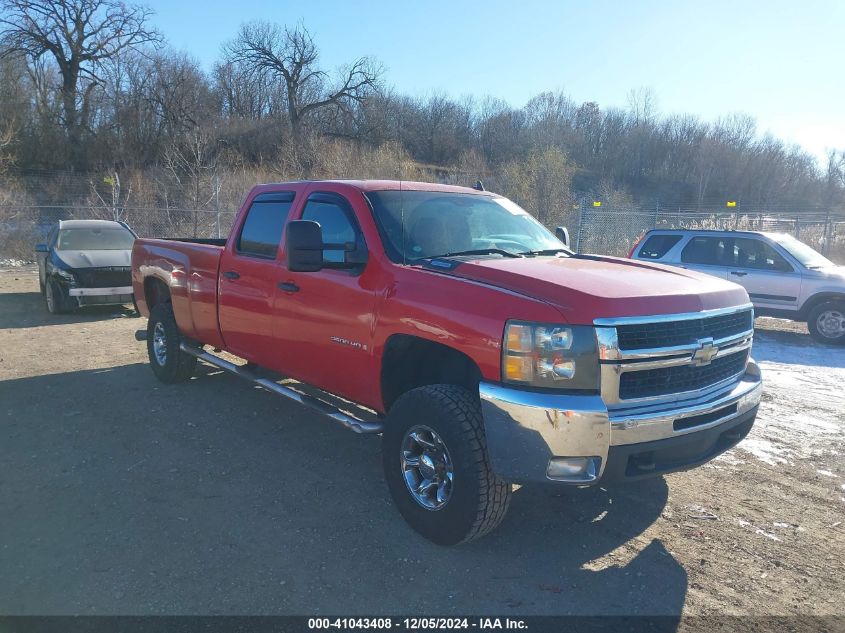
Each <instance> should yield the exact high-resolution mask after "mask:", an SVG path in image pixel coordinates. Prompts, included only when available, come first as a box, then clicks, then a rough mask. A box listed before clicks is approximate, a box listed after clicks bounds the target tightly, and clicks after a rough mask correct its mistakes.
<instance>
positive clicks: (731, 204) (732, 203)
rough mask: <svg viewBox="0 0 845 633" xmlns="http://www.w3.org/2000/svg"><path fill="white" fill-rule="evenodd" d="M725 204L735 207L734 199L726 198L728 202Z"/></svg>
mask: <svg viewBox="0 0 845 633" xmlns="http://www.w3.org/2000/svg"><path fill="white" fill-rule="evenodd" d="M725 206H727V207H731V208H733V207H735V206H736V200H728V202H727V204H726V205H725Z"/></svg>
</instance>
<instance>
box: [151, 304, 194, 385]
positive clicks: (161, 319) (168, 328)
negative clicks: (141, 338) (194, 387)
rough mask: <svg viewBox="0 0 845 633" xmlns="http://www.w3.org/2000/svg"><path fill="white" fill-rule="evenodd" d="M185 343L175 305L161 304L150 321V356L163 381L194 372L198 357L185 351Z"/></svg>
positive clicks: (171, 380) (177, 379)
mask: <svg viewBox="0 0 845 633" xmlns="http://www.w3.org/2000/svg"><path fill="white" fill-rule="evenodd" d="M181 343H182V335H181V334H180V333H179V327H178V326H177V325H176V318H175V317H174V316H173V306H172V305H171V304H169V303H159V304H158V305H156V306H155V307H153V309H152V310H151V311H150V319H149V321H148V322H147V355H148V356H149V357H150V367H152V369H153V373H154V374H155V375H156V378H158V379H159V380H160V381H161V382H163V383H167V384H171V383H175V382H182V381H183V380H187V379H188V378H190V377H191V376H192V375H193V373H194V368H195V367H196V365H197V358H196V356H192V355H191V354H186V353H185V352H183V351H182V350H181V349H180V347H179V346H180V345H181Z"/></svg>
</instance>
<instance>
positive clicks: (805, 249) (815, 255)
mask: <svg viewBox="0 0 845 633" xmlns="http://www.w3.org/2000/svg"><path fill="white" fill-rule="evenodd" d="M769 237H771V238H772V239H773V240H774V241H775V242H777V243H778V244H780V245H781V246H782V247H783V248H784V249H785V250H786V251H787V252H788V253H789V254H790V255H792V256H793V257H794V258H795V259H797V260H798V261H799V262H801V265H803V266H804V267H805V268H825V267H826V266H834V265H835V264H834V263H833V262H832V261H830V260H829V259H828V258H827V257H825V256H824V255H822V254H821V253H819V252H817V251H815V250H813V249H812V248H811V247H809V246H807V245H806V244H804V242H800V241H798V240H797V239H795V238H794V237H792V236H791V235H786V234H777V235H770V236H769Z"/></svg>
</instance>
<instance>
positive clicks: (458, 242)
mask: <svg viewBox="0 0 845 633" xmlns="http://www.w3.org/2000/svg"><path fill="white" fill-rule="evenodd" d="M132 283H133V287H134V290H135V295H136V298H137V303H138V308H139V310H140V311H141V313H142V314H143V315H145V316H148V317H149V320H148V325H147V329H146V330H144V331H139V332H138V333H137V335H136V336H137V338H139V339H141V340H143V339H145V340H146V342H147V350H148V354H149V358H150V364H151V367H152V370H153V372H154V373H155V375H156V376H157V377H158V378H159V379H160V380H161V381H163V382H168V383H169V382H176V381H180V380H185V379H187V378H188V377H190V376H191V374H192V372H193V370H194V367H195V364H196V362H197V359H202V360H204V361H205V362H208V363H211V364H212V365H215V366H217V367H220V368H223V369H225V370H228V371H231V372H233V373H235V374H237V375H238V376H240V377H242V378H245V379H247V380H249V381H251V382H253V383H255V384H258V385H260V386H262V387H264V388H265V389H268V390H270V391H272V392H274V393H276V394H279V395H281V396H285V397H288V398H291V399H293V400H295V401H296V402H298V403H301V404H305V405H308V406H312V407H314V408H316V409H318V410H319V411H321V412H323V413H325V414H326V415H327V416H328V417H329V418H331V419H333V420H334V421H336V422H339V423H341V424H343V425H344V426H346V427H348V428H350V429H352V430H354V431H357V432H362V433H381V434H382V445H383V452H382V455H383V466H384V474H385V478H386V481H387V485H388V488H389V490H390V492H391V495H392V497H393V499H394V500H395V503H396V505H397V506H398V509H399V511H400V512H401V514H402V515H403V516H404V518H405V519H406V520H407V521H408V523H409V524H410V525H411V526H412V527H413V528H414V529H416V530H417V531H418V532H420V533H421V534H423V535H424V536H426V537H427V538H429V539H431V540H432V541H434V542H436V543H441V544H456V543H460V542H464V541H468V540H471V539H474V538H477V537H479V536H482V535H483V534H485V533H487V532H489V531H490V530H492V529H493V528H495V527H496V526H497V525H498V524H499V523H500V522H501V520H502V519H503V517H504V516H505V512H506V510H507V507H508V503H509V501H510V498H511V491H512V484H547V485H551V486H554V485H557V486H567V485H569V486H580V485H592V484H598V483H605V482H613V481H628V480H636V479H640V478H643V477H653V476H658V475H661V474H664V473H668V472H672V471H677V470H683V469H688V468H691V467H693V466H696V465H699V464H702V463H704V462H706V461H708V460H710V459H712V458H713V457H715V456H716V455H718V454H720V453H721V452H723V451H725V450H727V449H728V448H730V447H732V446H734V445H735V444H736V443H737V442H739V441H740V440H741V439H742V438H743V437H745V436H746V435H747V434H748V432H749V431H750V429H751V427H752V425H753V423H754V419H755V416H756V413H757V407H758V404H759V401H760V393H761V377H760V371H759V368H758V366H757V365H756V364H755V363H754V361H753V360H752V359H751V357H750V352H751V343H752V335H753V309H752V306H751V304H750V303H749V301H748V295H747V293H746V292H745V290H744V289H743V288H742V287H741V286H738V285H736V284H733V283H730V282H728V281H726V280H721V279H716V278H715V277H712V276H708V275H704V274H701V273H697V272H693V271H686V270H681V269H677V268H671V267H666V266H661V265H656V264H650V263H645V262H637V261H631V260H628V259H624V258H613V257H599V256H587V255H577V254H574V253H573V252H571V251H570V250H569V249H568V248H567V247H566V245H565V244H564V243H563V242H561V241H560V240H558V239H557V238H556V237H555V236H554V235H553V234H551V233H550V232H549V231H548V230H547V229H546V228H545V227H544V226H542V225H541V224H540V223H539V222H537V221H536V220H535V219H534V218H533V217H532V216H531V215H529V214H528V213H526V212H525V211H524V210H522V209H521V208H520V207H519V206H517V205H516V204H514V203H513V202H511V201H510V200H508V199H506V198H503V197H501V196H498V195H496V194H493V193H490V192H485V191H476V190H474V189H469V188H463V187H454V186H445V185H434V184H426V183H412V182H394V181H317V182H290V183H283V184H267V185H259V186H256V187H255V188H253V189H252V191H251V192H250V193H249V195H248V196H247V197H246V200H245V202H244V204H243V206H242V208H241V210H240V212H239V213H238V215H237V217H236V220H235V222H234V225H233V227H232V230H231V233H230V235H229V237H228V239H227V240H225V242H224V241H220V242H214V241H209V240H204V241H200V242H197V241H190V240H162V239H139V240H137V241H136V242H135V245H134V248H133V251H132ZM220 351H226V352H229V353H230V354H232V355H234V356H236V357H240V358H241V359H243V361H244V362H232V361H231V360H227V359H225V358H223V357H221V356H220V355H219V352H220ZM282 377H284V378H285V379H286V380H284V383H283V384H282V383H281V382H280V379H281V378H282ZM292 380H293V381H294V382H292ZM243 397H251V396H250V394H249V393H248V392H245V393H244V394H243Z"/></svg>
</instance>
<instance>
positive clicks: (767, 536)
mask: <svg viewBox="0 0 845 633" xmlns="http://www.w3.org/2000/svg"><path fill="white" fill-rule="evenodd" d="M754 534H759V535H760V536H765V537H766V538H770V539H772V540H773V541H780V539H779V538H778V537H777V536H775V535H774V534H769V533H768V532H764V531H763V530H761V529H760V528H757V529H756V530H754Z"/></svg>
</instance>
